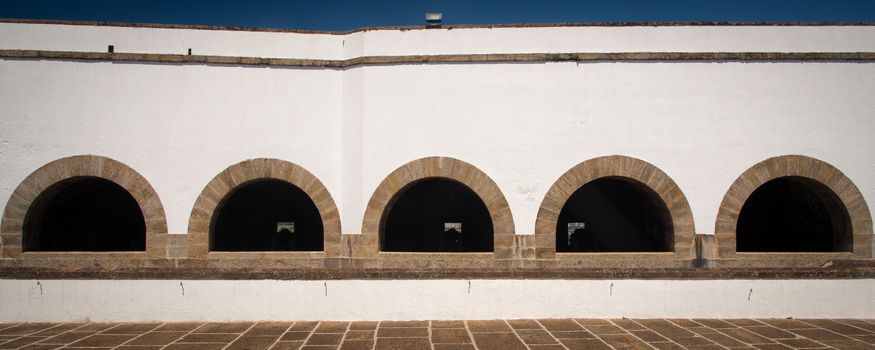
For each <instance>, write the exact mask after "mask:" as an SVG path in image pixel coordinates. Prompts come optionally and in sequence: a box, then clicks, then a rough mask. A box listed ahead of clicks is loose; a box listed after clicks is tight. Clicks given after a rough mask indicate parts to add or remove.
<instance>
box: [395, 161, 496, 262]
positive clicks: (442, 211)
mask: <svg viewBox="0 0 875 350" xmlns="http://www.w3.org/2000/svg"><path fill="white" fill-rule="evenodd" d="M386 210H387V212H388V213H387V214H385V216H384V219H383V222H382V224H381V234H382V237H381V238H382V239H381V242H382V244H381V245H382V249H383V251H390V252H491V251H492V250H493V245H492V239H493V237H492V233H493V231H492V218H491V217H490V216H489V210H488V209H486V205H485V204H483V201H482V200H481V199H480V197H479V196H477V194H476V193H474V191H472V190H471V189H469V188H468V187H467V186H465V185H463V184H461V183H459V182H456V181H453V180H449V179H444V178H431V179H425V180H421V181H418V182H415V183H413V184H411V185H409V186H408V187H407V188H405V189H402V190H401V191H400V193H399V194H397V195H396V196H395V199H394V200H393V201H392V202H390V204H389V208H388V209H386ZM445 223H461V224H462V230H461V234H459V233H457V232H454V231H450V232H444V224H445Z"/></svg>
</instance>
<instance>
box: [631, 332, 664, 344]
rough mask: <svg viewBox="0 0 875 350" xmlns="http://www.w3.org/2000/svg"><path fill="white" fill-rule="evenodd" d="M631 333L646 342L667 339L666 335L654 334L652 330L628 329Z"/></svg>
mask: <svg viewBox="0 0 875 350" xmlns="http://www.w3.org/2000/svg"><path fill="white" fill-rule="evenodd" d="M629 332H630V333H632V335H634V336H636V337H638V338H640V339H641V340H643V341H646V342H658V341H668V339H667V338H666V337H663V336H661V335H659V334H656V333H655V332H653V331H647V330H645V331H629Z"/></svg>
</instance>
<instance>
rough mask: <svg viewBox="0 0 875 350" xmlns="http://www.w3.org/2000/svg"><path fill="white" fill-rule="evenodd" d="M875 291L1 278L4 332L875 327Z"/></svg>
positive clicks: (834, 283) (720, 284)
mask: <svg viewBox="0 0 875 350" xmlns="http://www.w3.org/2000/svg"><path fill="white" fill-rule="evenodd" d="M37 282H39V284H37ZM469 282H470V290H469ZM183 290H184V294H183ZM873 293H875V280H870V279H866V280H709V281H695V280H691V281H676V280H471V281H468V280H332V281H276V280H259V281H235V280H230V281H229V280H223V281H208V280H207V281H203V280H193V281H192V280H182V281H180V280H40V281H37V280H0V295H3V302H2V303H0V322H73V321H91V322H125V321H136V322H145V321H163V322H179V321H206V320H208V321H217V322H220V321H267V320H289V321H290V320H350V321H351V320H422V319H438V320H440V319H468V320H471V319H514V318H568V317H593V318H619V317H640V318H649V317H684V318H785V317H795V318H871V317H872V315H875V303H872V302H871V297H872V294H873Z"/></svg>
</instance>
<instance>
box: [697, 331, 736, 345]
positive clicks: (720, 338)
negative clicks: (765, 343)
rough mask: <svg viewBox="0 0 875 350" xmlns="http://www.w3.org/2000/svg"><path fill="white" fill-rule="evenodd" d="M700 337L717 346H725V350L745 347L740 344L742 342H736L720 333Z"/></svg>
mask: <svg viewBox="0 0 875 350" xmlns="http://www.w3.org/2000/svg"><path fill="white" fill-rule="evenodd" d="M702 337H704V338H706V339H708V340H710V341H712V342H714V343H716V344H718V345H721V346H725V347H727V348H733V347H736V348H737V347H744V346H746V345H747V344H745V343H742V342H740V341H738V340H736V339H735V338H732V337H730V336H728V335H725V334H721V333H715V334H702Z"/></svg>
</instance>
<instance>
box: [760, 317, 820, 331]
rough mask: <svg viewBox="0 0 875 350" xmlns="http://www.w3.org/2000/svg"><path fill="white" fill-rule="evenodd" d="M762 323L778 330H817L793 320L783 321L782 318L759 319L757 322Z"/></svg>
mask: <svg viewBox="0 0 875 350" xmlns="http://www.w3.org/2000/svg"><path fill="white" fill-rule="evenodd" d="M757 321H760V322H762V323H765V324H768V325H770V326H772V327H776V328H780V329H806V328H817V327H815V326H813V325H811V324H808V323H805V322H802V321H799V320H794V319H783V318H771V319H761V320H757Z"/></svg>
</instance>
